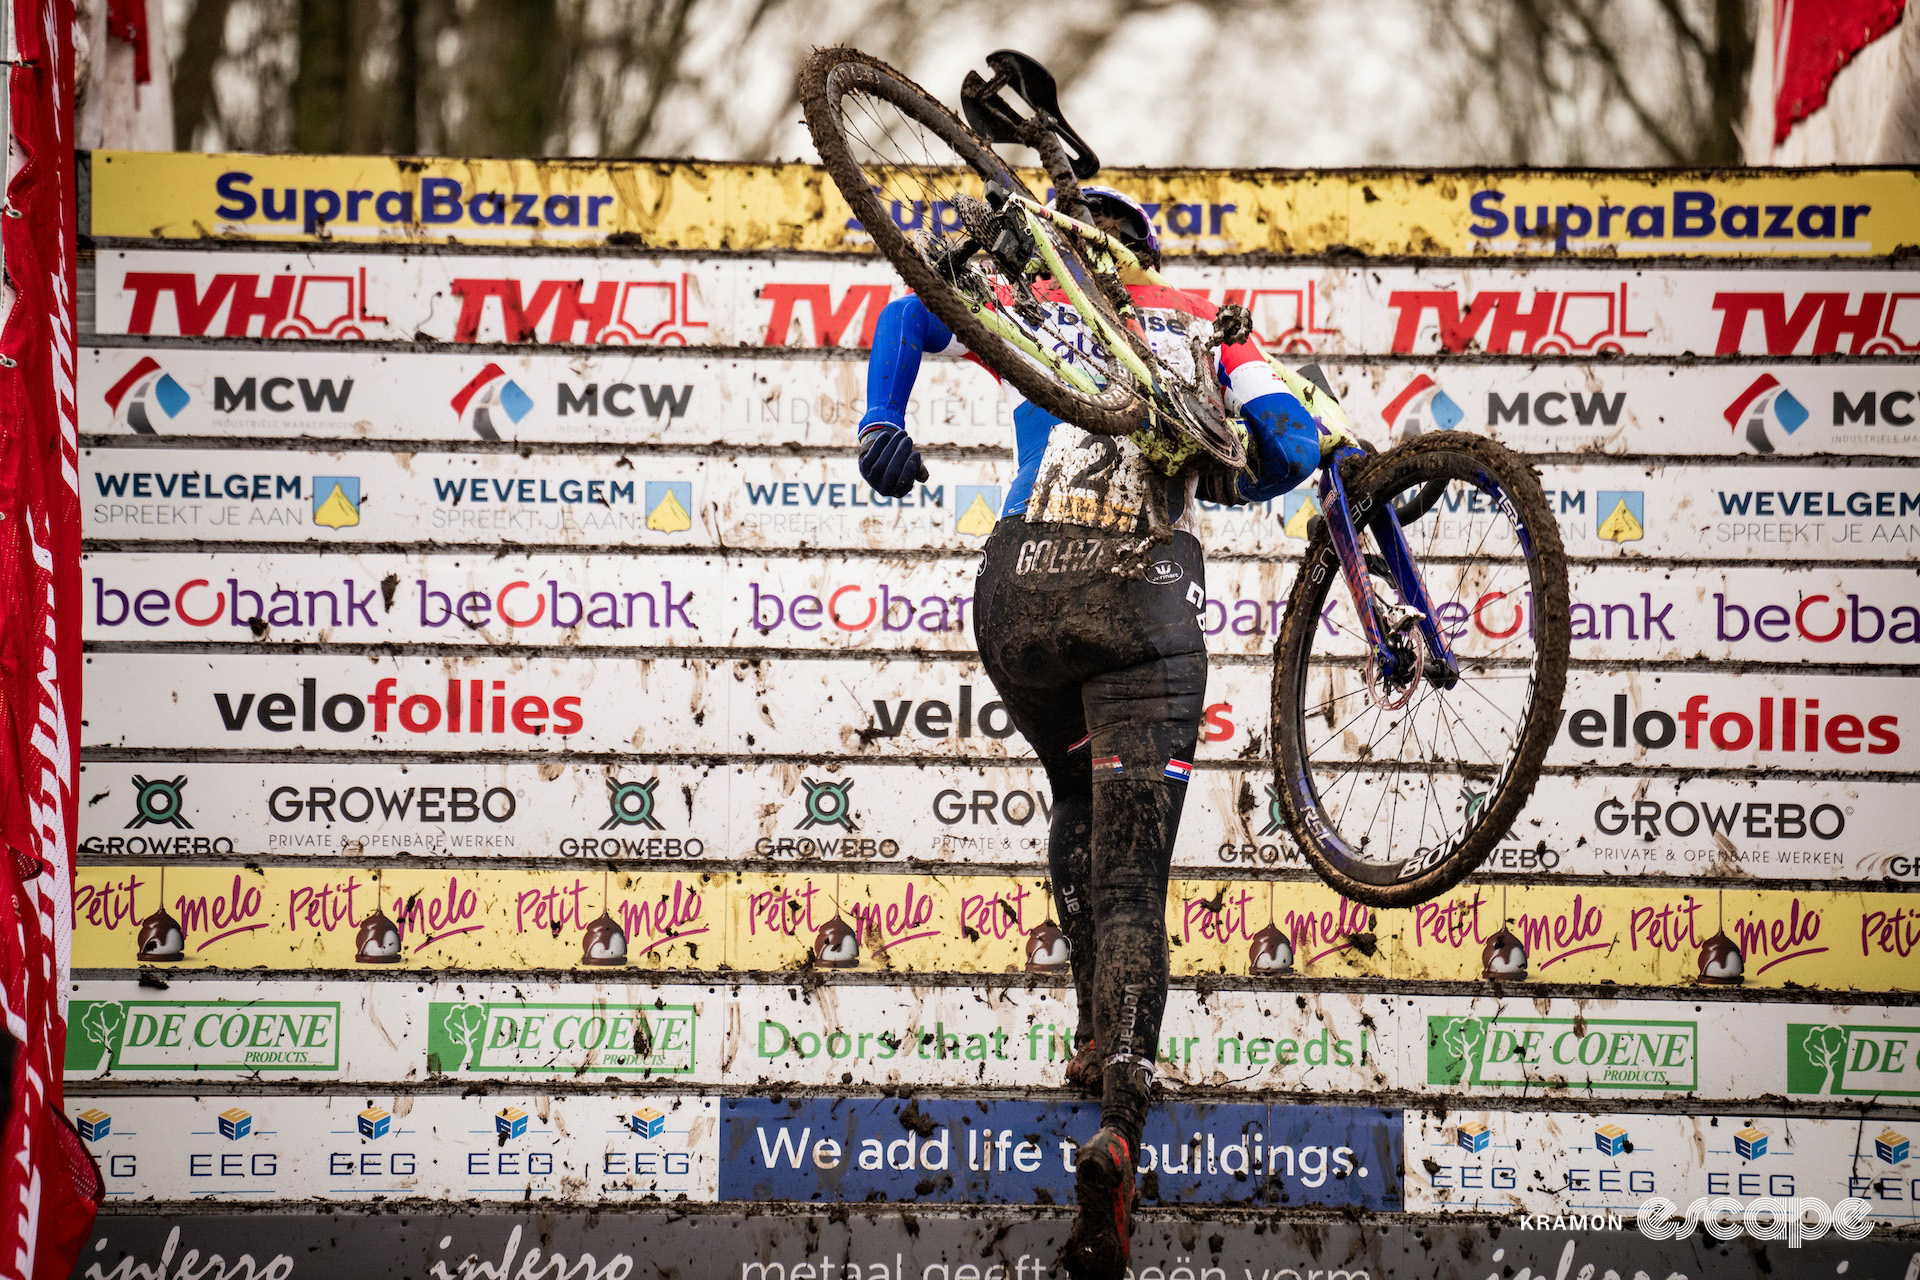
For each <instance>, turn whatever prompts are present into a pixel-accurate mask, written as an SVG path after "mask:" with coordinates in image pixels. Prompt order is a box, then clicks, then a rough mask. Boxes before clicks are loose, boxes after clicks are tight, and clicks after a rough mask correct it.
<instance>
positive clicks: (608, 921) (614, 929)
mask: <svg viewBox="0 0 1920 1280" xmlns="http://www.w3.org/2000/svg"><path fill="white" fill-rule="evenodd" d="M626 962H627V931H626V930H625V929H622V928H621V927H620V922H619V921H618V920H615V919H614V918H613V917H612V916H611V915H609V914H607V913H606V912H605V911H602V912H601V913H600V918H599V919H597V920H595V921H594V922H593V923H592V924H590V925H588V926H587V932H586V936H585V938H583V939H582V941H581V944H580V963H581V964H590V965H601V966H611V965H621V964H625V963H626Z"/></svg>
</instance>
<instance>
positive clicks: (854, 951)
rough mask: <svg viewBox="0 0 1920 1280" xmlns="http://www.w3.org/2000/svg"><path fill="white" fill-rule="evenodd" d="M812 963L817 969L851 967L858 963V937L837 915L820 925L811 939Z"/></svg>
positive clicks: (850, 926) (851, 927)
mask: <svg viewBox="0 0 1920 1280" xmlns="http://www.w3.org/2000/svg"><path fill="white" fill-rule="evenodd" d="M813 963H814V967H815V968H819V969H852V968H855V967H856V966H858V965H859V963H860V938H859V935H857V934H856V933H854V931H853V926H852V925H850V924H848V923H847V922H846V921H845V920H843V919H841V918H840V917H839V916H835V917H834V918H833V919H831V920H829V921H827V922H826V923H825V924H823V925H821V926H820V932H819V933H817V934H815V935H814V939H813Z"/></svg>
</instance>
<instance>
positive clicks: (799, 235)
mask: <svg viewBox="0 0 1920 1280" xmlns="http://www.w3.org/2000/svg"><path fill="white" fill-rule="evenodd" d="M943 96H947V97H949V99H950V98H951V94H950V93H947V94H943ZM91 177H92V185H93V208H92V214H93V216H92V232H93V234H94V235H96V236H108V237H138V238H146V237H155V238H168V239H172V238H187V239H199V238H219V239H222V240H237V239H260V240H319V241H337V242H342V243H347V244H355V243H366V242H369V241H384V242H396V243H401V244H408V243H414V244H432V243H442V244H453V243H458V244H463V245H466V244H508V245H542V244H543V245H559V246H574V245H581V246H586V245H606V244H612V245H618V244H621V243H623V242H624V243H627V244H644V245H648V246H651V247H654V248H661V249H679V250H687V249H744V250H752V251H763V250H768V249H798V250H813V251H830V250H836V249H852V250H859V249H864V248H869V247H870V246H871V237H870V236H869V235H868V234H867V232H866V231H865V229H864V228H862V227H860V225H859V224H858V223H856V222H854V221H853V220H852V219H851V218H850V217H849V216H848V215H849V210H848V208H847V206H846V204H845V203H844V201H842V199H841V198H840V194H839V192H838V190H837V189H836V188H835V187H834V185H833V183H832V182H831V181H829V180H828V178H827V177H826V175H825V173H823V172H822V171H821V170H820V169H819V168H818V167H816V166H814V165H810V164H726V163H717V162H712V161H658V160H638V161H633V160H616V161H580V160H491V159H470V158H461V159H416V158H411V157H409V158H406V159H404V160H403V159H400V158H397V157H389V156H296V155H248V154H225V155H220V154H214V155H196V154H176V153H157V152H129V151H96V152H94V153H92V166H91ZM1101 180H1102V181H1103V182H1111V183H1113V184H1115V185H1117V186H1118V187H1120V188H1121V189H1122V190H1124V191H1127V192H1128V193H1129V194H1132V195H1133V196H1134V197H1135V198H1136V199H1139V200H1141V201H1143V202H1144V203H1145V204H1146V206H1147V208H1148V210H1149V211H1150V214H1151V216H1152V217H1153V218H1154V222H1155V226H1156V227H1157V228H1158V229H1159V233H1160V235H1161V236H1163V237H1164V238H1165V239H1166V241H1167V244H1168V248H1169V249H1170V251H1172V252H1174V253H1182V252H1190V251H1193V250H1203V251H1208V252H1215V253H1263V252H1264V253H1288V254H1313V253H1325V252H1328V251H1330V250H1338V251H1347V252H1351V251H1354V250H1358V251H1359V252H1361V253H1366V254H1375V255H1380V254H1387V255H1397V254H1418V255H1422V256H1433V255H1446V254H1459V255H1469V254H1482V253H1546V254H1551V253H1568V252H1572V253H1593V254H1604V255H1606V256H1608V257H1616V256H1622V255H1635V254H1677V255H1689V256H1693V255H1697V256H1702V257H1713V256H1729V257H1737V256H1748V255H1753V256H1765V255H1793V256H1803V257H1827V256H1848V255H1856V256H1865V255H1869V254H1878V255H1886V254H1890V253H1892V252H1894V251H1895V250H1897V249H1899V248H1900V247H1901V246H1902V245H1912V244H1914V243H1916V242H1920V219H1916V218H1915V217H1914V215H1913V212H1912V211H1913V209H1914V207H1915V203H1916V200H1920V183H1916V181H1915V178H1914V176H1913V174H1912V173H1910V172H1907V171H1903V170H1896V169H1815V170H1808V171H1804V172H1802V171H1793V170H1780V169H1763V170H1745V171H1741V170H1711V171H1693V172H1687V173H1679V172H1671V171H1669V172H1660V171H1642V172H1637V173H1636V172H1631V171H1625V170H1608V171H1603V172H1596V171H1586V172H1582V171H1579V170H1556V171H1553V172H1535V173H1526V172H1515V171H1513V170H1511V169H1504V170H1471V169H1468V170H1443V171H1422V170H1408V169H1355V170H1332V171H1320V172H1316V171H1311V170H1309V171H1305V172H1302V171H1298V170H1287V171H1261V170H1248V169H1234V170H1222V169H1113V170H1109V171H1107V172H1106V174H1105V175H1104V176H1103V177H1102V179H1101ZM1028 181H1029V182H1030V183H1032V184H1035V186H1036V189H1039V188H1041V187H1043V186H1044V184H1045V181H1046V180H1045V176H1044V175H1043V174H1041V173H1038V172H1037V171H1029V172H1028ZM928 212H929V211H928V210H926V209H925V208H922V207H919V206H917V205H916V206H915V207H913V208H907V207H905V206H904V205H903V204H902V203H901V202H899V201H895V202H893V205H892V208H891V209H890V216H891V217H892V218H893V219H894V221H895V222H896V223H898V224H899V225H900V226H902V227H903V228H912V227H916V226H920V225H924V222H925V219H926V217H927V216H928ZM948 212H949V211H946V210H941V209H936V210H934V211H933V216H934V217H935V219H936V220H939V219H941V218H943V217H945V216H948Z"/></svg>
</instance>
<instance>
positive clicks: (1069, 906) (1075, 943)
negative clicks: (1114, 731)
mask: <svg viewBox="0 0 1920 1280" xmlns="http://www.w3.org/2000/svg"><path fill="white" fill-rule="evenodd" d="M1083 754H1084V753H1083ZM1080 772H1081V775H1082V776H1081V779H1080V785H1081V786H1082V787H1083V788H1085V789H1084V790H1078V791H1074V790H1068V789H1067V788H1066V787H1063V786H1062V785H1061V781H1060V780H1058V779H1056V780H1055V781H1054V785H1053V822H1052V825H1051V826H1050V827H1049V829H1048V832H1047V870H1048V872H1049V873H1051V875H1052V876H1053V907H1054V910H1055V911H1056V912H1057V913H1058V914H1059V917H1060V927H1061V929H1062V930H1064V931H1065V932H1066V935H1067V945H1068V946H1069V947H1071V948H1072V949H1073V952H1072V963H1073V994H1074V1003H1075V1006H1076V1012H1077V1022H1076V1025H1075V1030H1074V1037H1073V1039H1074V1043H1075V1045H1079V1044H1081V1043H1083V1042H1085V1041H1087V1040H1089V1039H1091V1038H1092V1036H1093V973H1094V966H1095V963H1096V960H1095V946H1094V929H1093V898H1092V895H1091V892H1090V890H1091V888H1092V884H1093V792H1092V789H1091V788H1090V787H1087V785H1086V781H1087V780H1086V777H1085V773H1086V769H1085V764H1084V760H1083V761H1082V767H1081V770H1080ZM1068 785H1069V786H1070V785H1071V784H1068Z"/></svg>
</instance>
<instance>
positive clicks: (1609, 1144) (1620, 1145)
mask: <svg viewBox="0 0 1920 1280" xmlns="http://www.w3.org/2000/svg"><path fill="white" fill-rule="evenodd" d="M1593 1145H1594V1149H1595V1150H1597V1151H1599V1153H1600V1154H1601V1155H1603V1156H1617V1155H1623V1154H1625V1153H1626V1152H1629V1151H1631V1150H1633V1144H1632V1143H1631V1142H1629V1141H1627V1131H1626V1130H1625V1129H1622V1128H1621V1127H1620V1126H1619V1125H1617V1124H1603V1125H1601V1126H1600V1127H1599V1128H1598V1129H1595V1130H1594V1131H1593Z"/></svg>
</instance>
